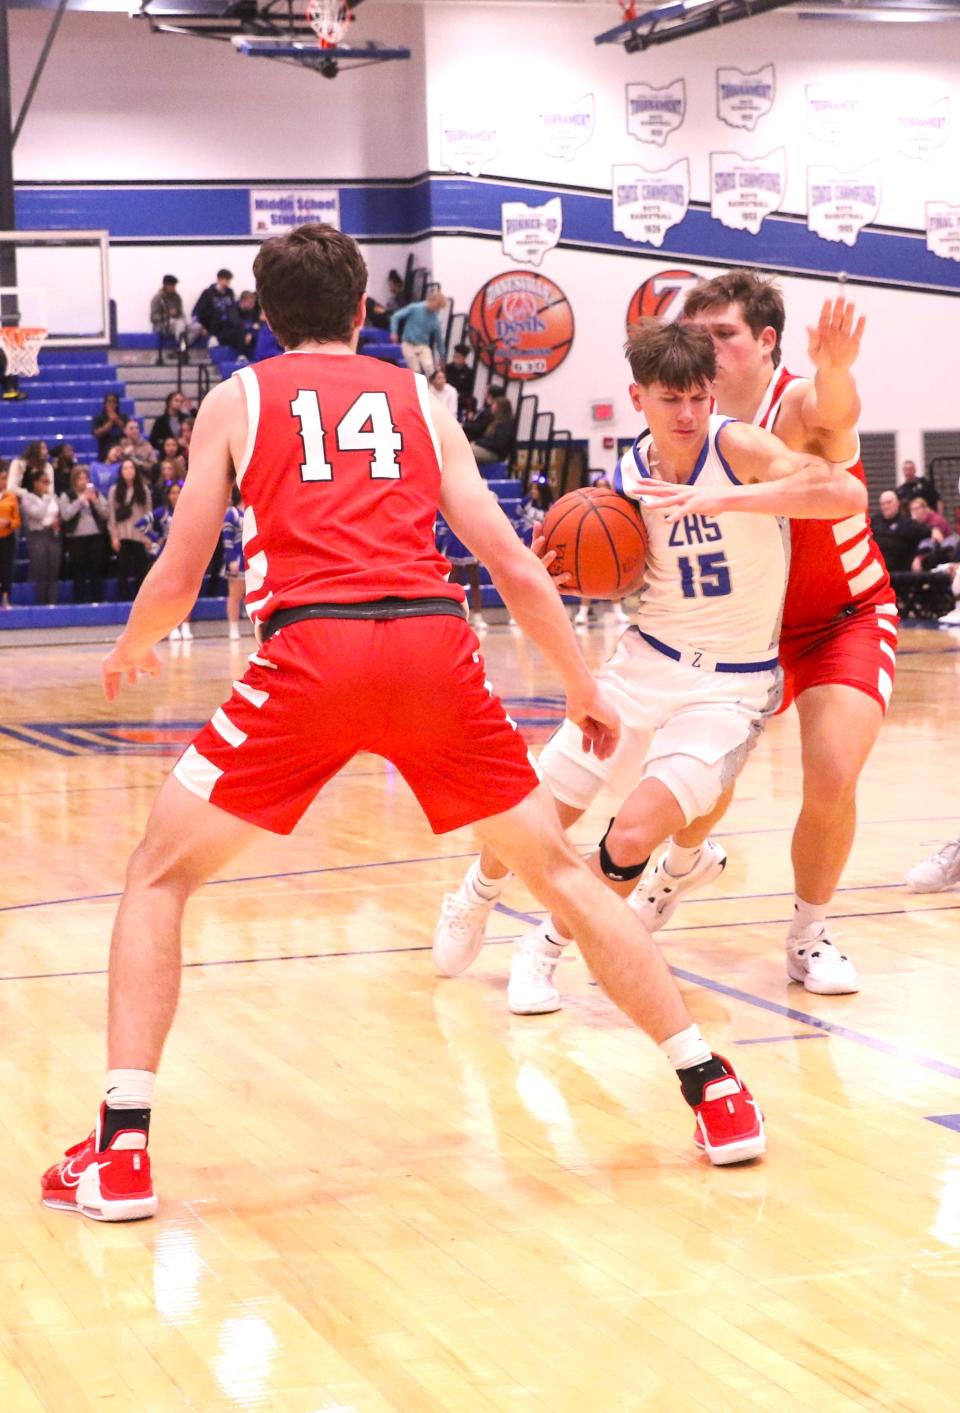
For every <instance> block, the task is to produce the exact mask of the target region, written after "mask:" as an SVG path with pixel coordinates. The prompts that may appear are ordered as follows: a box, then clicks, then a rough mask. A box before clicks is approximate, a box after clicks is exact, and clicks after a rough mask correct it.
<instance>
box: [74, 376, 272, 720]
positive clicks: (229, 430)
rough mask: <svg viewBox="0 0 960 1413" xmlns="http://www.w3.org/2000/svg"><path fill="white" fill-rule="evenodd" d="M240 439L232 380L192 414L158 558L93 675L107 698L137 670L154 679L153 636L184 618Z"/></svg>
mask: <svg viewBox="0 0 960 1413" xmlns="http://www.w3.org/2000/svg"><path fill="white" fill-rule="evenodd" d="M245 435H246V405H245V402H244V397H243V393H242V391H241V389H240V387H239V384H238V383H237V381H236V380H235V379H233V378H231V379H229V380H228V381H227V382H225V383H221V384H220V385H219V386H218V387H216V388H214V389H213V390H212V391H211V392H210V393H209V394H208V395H207V397H206V398H205V399H204V401H203V404H202V406H201V408H200V410H199V412H198V413H197V420H196V423H195V425H194V429H193V437H192V440H191V443H190V473H189V475H188V476H187V479H186V480H185V481H184V483H183V489H182V491H181V492H180V498H179V500H178V501H177V513H176V515H175V516H174V517H173V519H172V521H171V523H170V534H169V537H168V539H167V542H166V545H165V547H164V551H163V554H162V555H161V556H160V558H159V559H158V560H157V562H156V564H155V565H154V566H153V568H152V569H151V570H150V573H149V574H148V575H147V577H146V579H144V581H143V584H142V585H141V587H140V592H139V593H138V594H137V597H136V600H135V601H134V605H133V608H132V609H131V611H130V618H129V620H128V621H127V626H126V627H125V628H124V630H123V632H122V633H121V634H120V636H119V638H118V639H117V641H116V643H115V644H114V646H113V651H112V652H111V653H110V654H109V655H108V656H107V657H106V658H105V659H104V661H103V664H102V668H101V675H102V677H103V685H104V691H105V692H106V695H107V699H108V700H112V699H113V697H115V696H116V695H117V692H118V691H119V690H120V687H121V686H122V684H123V681H124V680H126V681H128V682H135V681H136V679H137V674H138V673H139V672H149V673H152V674H154V675H155V674H156V673H157V672H159V670H160V659H159V658H158V657H157V655H156V653H155V652H154V651H153V649H154V646H155V645H156V644H157V643H158V642H159V641H160V639H161V638H164V637H166V635H167V634H168V633H169V632H170V630H171V629H172V628H175V627H176V626H177V624H178V623H182V622H183V620H184V619H185V618H186V617H187V616H188V615H189V613H190V610H191V609H192V608H193V605H194V604H195V603H196V600H197V594H198V593H199V592H200V585H201V583H202V582H203V575H204V572H205V570H206V567H207V565H208V564H209V563H210V558H211V556H212V554H213V551H214V549H215V548H216V544H217V541H218V539H219V538H220V532H221V530H222V528H223V517H224V514H225V512H226V508H227V504H228V502H229V499H230V489H231V486H232V484H233V467H234V459H233V452H232V450H231V442H230V439H231V437H233V438H234V439H237V438H239V437H241V436H242V437H245Z"/></svg>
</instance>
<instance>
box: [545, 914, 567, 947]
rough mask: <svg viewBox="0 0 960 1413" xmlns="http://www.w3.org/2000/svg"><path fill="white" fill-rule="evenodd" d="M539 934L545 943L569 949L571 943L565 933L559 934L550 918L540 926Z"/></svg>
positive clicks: (557, 928)
mask: <svg viewBox="0 0 960 1413" xmlns="http://www.w3.org/2000/svg"><path fill="white" fill-rule="evenodd" d="M540 934H541V936H542V937H543V939H544V941H545V942H552V943H553V945H554V946H555V947H569V946H570V943H571V942H572V941H573V938H572V937H568V936H567V935H566V933H565V932H561V931H560V929H559V927H558V926H557V924H556V923H555V922H554V920H553V918H552V917H548V918H546V919H545V920H544V921H543V922H542V923H541V924H540Z"/></svg>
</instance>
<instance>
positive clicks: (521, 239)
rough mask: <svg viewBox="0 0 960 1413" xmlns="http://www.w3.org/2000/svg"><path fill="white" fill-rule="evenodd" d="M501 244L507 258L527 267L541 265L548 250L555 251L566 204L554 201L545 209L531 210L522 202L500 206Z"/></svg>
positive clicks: (505, 203)
mask: <svg viewBox="0 0 960 1413" xmlns="http://www.w3.org/2000/svg"><path fill="white" fill-rule="evenodd" d="M500 226H501V240H502V245H503V253H504V255H509V257H510V259H511V260H519V261H520V262H521V263H523V264H527V265H539V264H540V262H541V260H542V259H543V257H544V256H545V255H546V253H547V251H548V250H553V248H554V246H556V245H557V244H558V242H559V240H560V234H561V231H562V230H563V203H562V202H561V199H560V197H559V196H554V197H552V198H551V199H550V200H549V201H546V202H544V204H543V205H542V206H528V205H527V204H526V203H525V202H523V201H503V202H501V204H500Z"/></svg>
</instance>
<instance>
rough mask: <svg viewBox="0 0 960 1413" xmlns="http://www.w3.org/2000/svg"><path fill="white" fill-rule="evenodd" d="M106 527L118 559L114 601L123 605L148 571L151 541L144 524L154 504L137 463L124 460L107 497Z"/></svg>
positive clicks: (131, 596) (133, 595)
mask: <svg viewBox="0 0 960 1413" xmlns="http://www.w3.org/2000/svg"><path fill="white" fill-rule="evenodd" d="M107 508H108V516H107V526H108V529H109V532H110V543H111V545H112V546H113V552H114V554H115V555H116V556H117V598H118V599H120V600H121V601H123V602H126V601H127V600H128V599H132V598H134V597H135V596H136V592H137V590H138V589H139V587H140V585H141V584H142V583H143V581H144V578H145V577H146V573H147V569H148V567H149V561H148V554H147V549H148V546H149V544H150V543H151V542H150V538H149V536H148V535H147V533H146V530H145V529H144V527H143V523H142V522H143V521H144V519H145V518H146V517H148V516H150V515H152V513H153V502H152V500H151V498H150V492H149V490H148V489H147V486H146V484H145V482H144V479H143V476H142V475H141V473H140V469H139V467H138V466H137V463H136V462H135V461H134V460H133V458H132V457H129V456H127V457H124V459H123V461H121V463H120V475H119V476H118V478H117V482H116V485H114V486H111V487H110V493H109V495H108V496H107Z"/></svg>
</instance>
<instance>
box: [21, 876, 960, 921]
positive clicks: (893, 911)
mask: <svg viewBox="0 0 960 1413" xmlns="http://www.w3.org/2000/svg"><path fill="white" fill-rule="evenodd" d="M894 886H896V885H893V884H888V883H879V884H878V885H877V887H878V888H889V887H894ZM837 891H838V892H839V891H840V890H839V889H838V890H837ZM849 891H852V892H861V891H862V890H861V889H851V890H849ZM748 896H750V897H753V898H784V897H791V898H792V897H793V894H792V893H753V894H749V895H748ZM912 896H916V895H912ZM691 901H692V900H691ZM703 901H706V902H735V901H736V896H735V895H734V896H733V897H731V898H725V899H724V898H721V899H717V898H709V899H704V900H703ZM21 906H24V905H23V904H21ZM26 906H27V907H29V906H30V904H26ZM496 909H497V912H500V913H505V914H506V915H507V917H509V918H513V919H515V920H516V921H518V922H529V924H530V926H531V927H538V926H539V924H540V922H541V920H542V919H543V918H544V917H545V916H546V910H545V909H544V908H539V909H537V910H536V911H534V912H531V913H521V912H518V911H517V910H516V909H515V908H511V907H508V906H507V904H506V903H497V905H496ZM958 909H960V900H958V901H957V902H956V903H940V904H937V906H936V907H933V908H921V910H920V911H921V912H923V913H952V912H956V911H957V910H958ZM0 911H2V910H0ZM907 916H910V917H913V916H914V914H912V913H909V914H908V912H907V909H906V908H881V909H879V910H878V911H876V912H865V913H841V914H840V916H839V917H834V918H831V919H830V921H831V922H834V923H840V924H842V923H845V922H847V921H850V920H852V919H853V918H865V917H907ZM786 921H787V919H786V918H783V917H765V918H750V919H747V920H745V919H744V918H738V919H737V921H736V922H695V923H694V924H693V926H692V927H677V928H675V929H674V934H676V933H680V932H722V931H724V929H725V928H730V927H744V928H746V927H782V926H783V924H784V923H785V922H786Z"/></svg>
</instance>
